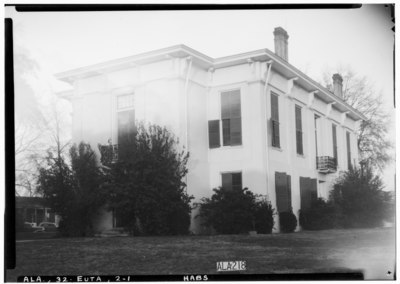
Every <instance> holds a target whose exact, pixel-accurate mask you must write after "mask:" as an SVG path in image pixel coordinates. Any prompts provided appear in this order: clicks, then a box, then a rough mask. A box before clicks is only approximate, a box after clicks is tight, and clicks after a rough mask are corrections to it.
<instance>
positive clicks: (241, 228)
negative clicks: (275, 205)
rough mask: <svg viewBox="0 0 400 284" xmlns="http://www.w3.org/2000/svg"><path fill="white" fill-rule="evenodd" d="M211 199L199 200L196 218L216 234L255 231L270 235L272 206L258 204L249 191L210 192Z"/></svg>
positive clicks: (224, 189) (264, 201) (218, 189)
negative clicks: (200, 219)
mask: <svg viewBox="0 0 400 284" xmlns="http://www.w3.org/2000/svg"><path fill="white" fill-rule="evenodd" d="M213 191H214V194H213V195H212V196H211V198H202V200H201V203H200V215H199V217H201V218H202V220H204V225H205V226H208V227H212V228H214V229H215V230H216V232H217V233H219V234H241V233H248V232H249V231H252V230H257V231H259V232H260V233H271V231H272V227H273V218H272V216H273V214H274V212H273V211H274V210H273V209H272V206H271V204H270V203H269V202H268V201H266V200H264V199H263V200H261V201H257V195H255V194H254V193H252V192H251V191H250V190H249V189H248V188H244V189H235V188H232V189H226V188H223V187H220V188H215V189H213Z"/></svg>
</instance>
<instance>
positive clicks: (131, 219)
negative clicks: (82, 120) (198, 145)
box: [100, 124, 193, 235]
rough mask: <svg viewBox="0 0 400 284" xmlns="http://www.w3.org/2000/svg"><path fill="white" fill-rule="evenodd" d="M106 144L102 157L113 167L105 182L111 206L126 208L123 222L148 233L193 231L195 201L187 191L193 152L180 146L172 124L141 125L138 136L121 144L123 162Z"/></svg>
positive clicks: (183, 232) (138, 230)
mask: <svg viewBox="0 0 400 284" xmlns="http://www.w3.org/2000/svg"><path fill="white" fill-rule="evenodd" d="M100 147H101V148H102V159H101V161H102V162H104V163H106V164H107V165H106V166H108V168H109V170H108V171H107V176H108V182H107V183H106V184H105V185H104V186H105V187H106V188H107V190H108V192H109V196H111V198H110V199H109V206H110V207H113V208H117V210H118V211H119V212H120V213H121V214H120V215H121V217H122V218H124V219H123V220H121V221H122V222H121V223H123V226H124V227H125V228H127V229H128V230H129V231H133V232H134V233H136V234H143V235H182V234H188V233H189V226H190V213H191V206H190V202H191V200H192V199H193V197H192V196H189V195H188V194H187V193H186V184H185V183H184V177H185V176H186V174H187V172H188V170H187V166H186V165H187V162H188V158H189V154H188V153H185V152H184V151H178V150H177V148H178V140H177V139H176V138H175V137H174V135H173V134H172V133H170V132H169V131H168V130H167V129H166V128H162V127H160V126H157V125H149V126H148V127H146V126H144V125H143V124H138V126H137V128H136V131H135V133H134V136H133V138H132V139H131V140H130V141H129V143H126V144H124V145H119V149H118V154H119V155H118V156H119V157H118V161H117V162H116V163H107V161H109V160H110V158H109V157H110V155H105V156H104V157H103V154H105V153H107V151H106V150H105V149H104V147H107V146H100Z"/></svg>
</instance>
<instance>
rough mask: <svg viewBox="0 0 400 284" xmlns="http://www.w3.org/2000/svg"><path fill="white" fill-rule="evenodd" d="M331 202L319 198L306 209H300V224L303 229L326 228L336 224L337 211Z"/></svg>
mask: <svg viewBox="0 0 400 284" xmlns="http://www.w3.org/2000/svg"><path fill="white" fill-rule="evenodd" d="M337 211H338V210H337V208H336V207H335V206H334V205H333V204H332V202H329V201H328V202H327V201H325V200H324V199H322V198H319V199H318V200H316V201H315V202H313V203H312V204H311V207H310V208H309V209H307V210H300V218H299V221H300V225H301V227H302V228H303V229H305V230H326V229H332V228H335V227H337V226H338V224H337V223H338V220H339V219H338V218H339V215H338V212H337Z"/></svg>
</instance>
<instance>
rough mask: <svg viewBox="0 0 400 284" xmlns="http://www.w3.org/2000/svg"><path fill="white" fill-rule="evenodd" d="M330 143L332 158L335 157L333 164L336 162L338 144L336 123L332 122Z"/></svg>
mask: <svg viewBox="0 0 400 284" xmlns="http://www.w3.org/2000/svg"><path fill="white" fill-rule="evenodd" d="M332 145H333V158H334V159H335V164H336V165H337V164H338V146H337V134H336V125H335V124H332Z"/></svg>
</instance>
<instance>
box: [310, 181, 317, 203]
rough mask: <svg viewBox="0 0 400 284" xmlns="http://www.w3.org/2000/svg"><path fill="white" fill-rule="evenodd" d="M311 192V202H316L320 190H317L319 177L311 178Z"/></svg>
mask: <svg viewBox="0 0 400 284" xmlns="http://www.w3.org/2000/svg"><path fill="white" fill-rule="evenodd" d="M310 193H311V202H315V201H317V199H318V190H317V179H315V178H314V179H310Z"/></svg>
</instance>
